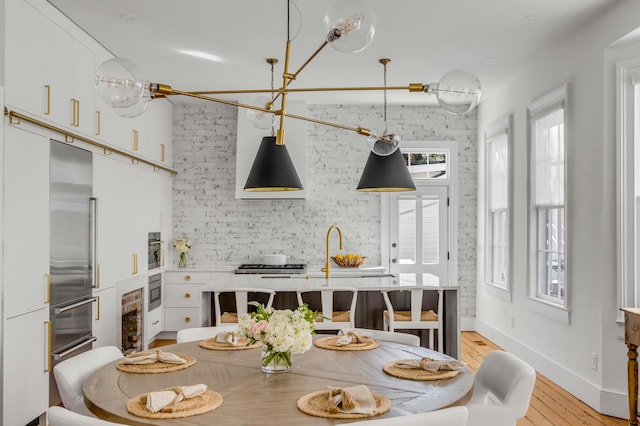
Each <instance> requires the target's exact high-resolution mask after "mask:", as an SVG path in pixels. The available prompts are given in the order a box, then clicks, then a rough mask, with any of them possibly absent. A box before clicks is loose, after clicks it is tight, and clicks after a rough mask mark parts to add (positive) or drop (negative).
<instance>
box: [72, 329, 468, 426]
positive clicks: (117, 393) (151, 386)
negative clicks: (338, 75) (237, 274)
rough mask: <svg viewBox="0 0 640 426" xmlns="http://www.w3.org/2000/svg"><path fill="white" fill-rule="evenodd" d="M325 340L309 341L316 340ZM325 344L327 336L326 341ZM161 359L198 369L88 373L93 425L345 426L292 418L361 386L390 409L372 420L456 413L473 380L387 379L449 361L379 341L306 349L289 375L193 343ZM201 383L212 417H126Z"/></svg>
mask: <svg viewBox="0 0 640 426" xmlns="http://www.w3.org/2000/svg"><path fill="white" fill-rule="evenodd" d="M320 337H323V336H321V335H317V336H314V338H315V339H317V338H320ZM324 337H326V336H324ZM161 349H162V350H163V351H166V352H173V353H177V354H187V355H191V356H193V357H195V358H196V359H197V362H196V363H195V364H194V365H192V366H191V367H189V368H186V369H184V370H179V371H174V372H166V373H161V374H136V373H126V372H121V371H119V370H118V369H116V364H117V361H116V362H112V363H110V364H108V365H106V366H104V367H102V368H100V369H99V370H97V371H96V372H95V373H93V374H92V375H91V376H89V378H88V379H87V380H86V381H85V383H84V386H83V391H84V397H85V403H86V405H87V407H89V409H90V410H91V411H92V412H93V413H94V414H95V415H96V416H98V417H100V418H102V419H105V420H110V421H113V422H118V423H123V424H127V425H145V426H146V425H167V426H194V425H202V426H204V425H207V426H210V425H256V424H260V423H263V422H268V423H270V424H276V425H332V424H336V423H348V422H350V420H345V419H328V418H322V417H315V416H311V415H308V414H305V413H303V412H301V411H300V410H298V408H297V405H296V402H297V400H298V399H299V398H300V397H302V396H304V395H307V394H309V393H312V392H315V391H319V390H325V389H328V387H351V386H355V385H361V384H362V385H366V386H368V387H369V388H370V389H371V391H372V392H373V393H376V394H381V395H384V396H386V397H387V398H389V400H390V401H391V410H390V411H388V412H387V413H384V414H381V415H379V416H376V417H375V418H376V419H382V418H389V417H396V416H405V415H409V414H417V413H423V412H427V411H432V410H437V409H439V408H443V407H447V406H452V405H461V404H464V403H466V402H467V401H468V399H469V398H470V395H471V391H472V387H473V374H472V373H471V371H470V370H469V369H468V368H467V367H464V368H463V369H462V370H461V371H460V373H459V374H458V375H457V376H456V377H454V378H451V379H444V380H436V381H417V380H407V379H400V378H396V377H393V376H390V375H388V374H387V373H385V372H384V371H383V370H382V366H383V365H384V364H386V363H388V362H391V361H395V360H399V359H420V358H421V357H430V358H434V359H450V357H448V356H447V355H443V354H441V353H439V352H435V351H432V350H430V349H427V348H423V347H415V346H408V345H403V344H399V343H394V342H386V341H380V346H379V347H378V348H376V349H371V350H365V351H338V350H327V349H320V348H317V347H315V346H314V347H312V348H311V349H310V350H309V351H308V352H306V353H304V354H300V355H293V359H292V368H291V370H290V371H289V372H286V373H278V374H270V373H263V372H262V370H261V366H260V355H261V350H260V349H259V348H257V349H246V350H234V351H218V350H210V349H205V348H202V347H200V346H199V342H187V343H180V344H175V345H170V346H163V347H162V348H161ZM198 383H204V384H206V385H207V386H208V388H209V389H210V390H213V391H216V392H218V393H220V394H221V395H222V398H223V402H222V405H221V406H219V407H218V408H216V409H215V410H213V411H210V412H208V413H205V414H200V415H196V416H191V417H185V418H181V419H156V420H152V419H146V418H142V417H137V416H134V415H132V414H129V413H128V412H127V409H126V403H127V401H128V400H130V399H131V398H134V397H136V396H138V395H141V394H145V393H148V392H152V391H157V390H161V389H165V388H169V387H172V386H179V385H193V384H198Z"/></svg>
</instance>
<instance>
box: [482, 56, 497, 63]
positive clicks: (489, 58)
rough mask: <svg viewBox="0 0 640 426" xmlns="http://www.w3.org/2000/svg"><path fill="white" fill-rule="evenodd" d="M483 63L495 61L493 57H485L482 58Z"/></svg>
mask: <svg viewBox="0 0 640 426" xmlns="http://www.w3.org/2000/svg"><path fill="white" fill-rule="evenodd" d="M482 60H483V61H485V62H493V61H495V60H496V57H495V56H485V57H484V58H482Z"/></svg>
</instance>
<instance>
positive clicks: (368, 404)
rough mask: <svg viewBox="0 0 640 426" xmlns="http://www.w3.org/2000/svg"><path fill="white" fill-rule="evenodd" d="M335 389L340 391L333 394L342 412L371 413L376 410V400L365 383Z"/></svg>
mask: <svg viewBox="0 0 640 426" xmlns="http://www.w3.org/2000/svg"><path fill="white" fill-rule="evenodd" d="M335 391H339V392H338V393H336V394H335V395H333V402H334V403H335V405H336V407H337V408H338V411H339V412H341V413H358V414H371V413H373V412H374V411H375V410H376V400H375V399H374V398H373V394H372V393H371V391H370V390H369V388H368V387H366V386H365V385H358V386H353V387H350V388H342V389H334V392H335ZM332 393H333V392H332Z"/></svg>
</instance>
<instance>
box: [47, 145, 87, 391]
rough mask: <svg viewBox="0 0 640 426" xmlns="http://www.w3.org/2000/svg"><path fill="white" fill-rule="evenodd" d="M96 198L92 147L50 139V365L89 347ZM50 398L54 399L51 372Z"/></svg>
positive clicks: (55, 387) (53, 381)
mask: <svg viewBox="0 0 640 426" xmlns="http://www.w3.org/2000/svg"><path fill="white" fill-rule="evenodd" d="M96 202H97V201H96V199H95V198H93V156H92V153H91V152H89V151H86V150H83V149H80V148H77V147H75V146H73V145H69V144H66V143H62V142H58V141H54V140H51V154H50V199H49V210H50V228H51V233H50V249H51V250H50V273H51V312H50V319H51V327H52V342H51V343H52V345H51V347H52V352H51V356H52V358H53V363H54V366H55V364H56V363H57V362H60V361H62V360H64V359H66V358H69V357H72V356H74V355H77V354H78V353H81V352H84V351H86V350H88V349H91V344H92V342H94V341H95V340H96V339H95V337H94V336H93V334H92V324H93V315H92V308H93V306H92V304H93V302H94V301H95V300H96V298H95V297H93V296H92V290H93V288H94V286H95V277H96V275H95V267H96V262H95V257H96V229H97V228H96V225H97V221H96V220H97V217H96ZM50 382H51V386H50V395H51V397H50V400H51V401H50V402H52V403H57V401H59V399H58V398H59V396H58V391H57V386H56V385H55V380H54V376H53V374H52V375H51V380H50Z"/></svg>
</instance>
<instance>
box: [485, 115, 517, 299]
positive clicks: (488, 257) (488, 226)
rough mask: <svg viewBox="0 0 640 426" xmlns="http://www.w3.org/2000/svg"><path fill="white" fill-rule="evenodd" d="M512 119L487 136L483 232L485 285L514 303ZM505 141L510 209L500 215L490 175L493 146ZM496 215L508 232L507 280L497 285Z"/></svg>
mask: <svg viewBox="0 0 640 426" xmlns="http://www.w3.org/2000/svg"><path fill="white" fill-rule="evenodd" d="M512 135H513V115H509V116H507V117H504V118H502V119H501V120H498V121H497V122H495V123H494V124H492V125H490V126H488V127H487V129H486V130H485V132H484V140H485V231H484V239H485V241H484V243H485V263H484V282H485V284H486V289H487V291H488V292H489V293H490V294H492V295H494V296H496V297H499V298H502V299H505V300H507V301H509V302H511V297H512V289H511V282H512V271H511V263H512V259H511V256H512V253H511V252H512V250H511V247H512V231H511V229H512V215H511V206H512V187H513V185H512V181H513V175H512V172H513V171H512V167H511V164H512V155H513V154H512V153H513V149H512V145H513V141H512V139H513V136H512ZM501 137H506V147H507V158H506V160H507V206H506V208H505V209H504V210H501V211H500V212H498V211H494V210H493V209H492V207H491V199H492V193H491V188H492V182H491V179H492V177H491V176H492V174H491V164H492V163H491V155H490V154H491V144H492V143H493V142H494V141H495V140H497V139H498V138H501ZM497 213H502V214H505V215H506V219H505V223H506V229H505V230H504V232H505V233H506V237H505V238H504V240H505V245H506V246H505V248H504V249H505V252H506V258H505V265H504V266H505V269H506V276H505V280H504V282H503V283H500V282H495V280H493V264H494V262H495V260H496V259H495V257H494V249H495V244H494V225H493V223H494V220H493V219H494V215H495V214H497Z"/></svg>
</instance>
